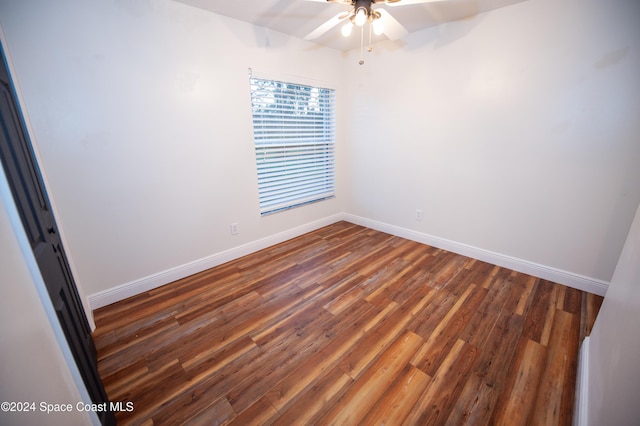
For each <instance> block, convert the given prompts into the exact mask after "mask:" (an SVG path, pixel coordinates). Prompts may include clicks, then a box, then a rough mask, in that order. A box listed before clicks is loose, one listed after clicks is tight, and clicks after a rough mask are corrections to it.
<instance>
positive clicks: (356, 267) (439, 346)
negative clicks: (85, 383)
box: [94, 222, 602, 425]
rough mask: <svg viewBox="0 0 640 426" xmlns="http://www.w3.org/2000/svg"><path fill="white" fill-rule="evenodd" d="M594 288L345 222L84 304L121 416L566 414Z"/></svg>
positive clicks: (360, 418) (555, 419)
mask: <svg viewBox="0 0 640 426" xmlns="http://www.w3.org/2000/svg"><path fill="white" fill-rule="evenodd" d="M601 302H602V298H601V297H598V296H594V295H590V294H587V293H583V292H581V291H579V290H575V289H572V288H569V287H565V286H563V285H559V284H555V283H552V282H548V281H545V280H541V279H538V278H534V277H531V276H528V275H525V274H521V273H517V272H514V271H511V270H508V269H504V268H500V267H497V266H493V265H490V264H487V263H483V262H480V261H476V260H473V259H469V258H466V257H463V256H460V255H456V254H453V253H450V252H446V251H443V250H439V249H436V248H433V247H429V246H425V245H422V244H418V243H416V242H412V241H408V240H404V239H402V238H398V237H394V236H391V235H388V234H384V233H381V232H378V231H374V230H371V229H368V228H363V227H361V226H357V225H353V224H350V223H347V222H339V223H336V224H334V225H331V226H328V227H325V228H322V229H319V230H317V231H314V232H311V233H309V234H306V235H303V236H301V237H298V238H295V239H292V240H290V241H287V242H284V243H282V244H279V245H277V246H274V247H271V248H269V249H266V250H263V251H260V252H258V253H255V254H252V255H249V256H246V257H243V258H241V259H238V260H236V261H232V262H229V263H227V264H224V265H221V266H219V267H216V268H213V269H210V270H208V271H205V272H202V273H200V274H197V275H194V276H191V277H188V278H185V279H183V280H180V281H177V282H175V283H172V284H169V285H166V286H163V287H160V288H157V289H154V290H151V291H149V292H146V293H144V294H141V295H138V296H135V297H132V298H130V299H127V300H124V301H121V302H118V303H116V304H113V305H110V306H107V307H105V308H102V309H99V310H97V311H96V312H95V319H96V324H97V329H96V331H95V335H94V338H95V342H96V346H97V348H98V358H99V370H100V374H101V376H102V378H103V381H104V384H105V387H106V390H107V393H108V394H109V397H110V399H111V401H123V402H127V401H131V402H133V404H134V410H133V411H132V412H120V413H118V414H117V418H118V422H119V424H146V425H151V424H156V425H158V424H193V425H196V424H207V425H211V424H234V425H235V424H237V425H248V424H278V425H306V424H345V425H355V424H386V425H393V424H407V425H462V424H472V425H484V424H495V425H500V424H508V425H535V424H538V425H559V424H561V425H570V424H571V421H572V414H573V405H574V394H575V381H576V367H577V359H578V347H579V342H580V339H581V338H582V337H583V336H584V335H585V334H587V333H588V332H589V330H590V327H591V325H592V324H593V321H594V320H595V316H596V315H597V311H598V309H599V307H600V304H601Z"/></svg>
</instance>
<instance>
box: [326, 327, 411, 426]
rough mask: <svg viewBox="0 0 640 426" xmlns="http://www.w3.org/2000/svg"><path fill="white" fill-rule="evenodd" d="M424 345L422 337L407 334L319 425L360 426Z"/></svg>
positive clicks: (374, 365) (372, 367)
mask: <svg viewBox="0 0 640 426" xmlns="http://www.w3.org/2000/svg"><path fill="white" fill-rule="evenodd" d="M423 343H424V340H423V339H422V337H420V336H418V335H417V334H415V333H413V332H411V331H406V332H404V333H403V334H402V335H400V337H399V338H397V339H396V340H395V342H394V343H393V344H392V345H391V346H389V348H388V349H387V350H385V351H384V353H383V354H382V355H381V356H380V357H379V358H378V360H377V361H376V362H375V363H374V364H373V365H371V366H370V367H369V368H368V369H367V371H366V373H365V374H363V375H362V376H361V377H360V378H358V380H356V381H355V383H353V385H352V386H351V387H350V388H349V390H348V391H347V392H346V393H345V394H344V395H343V396H342V397H341V398H340V400H339V401H337V402H336V403H335V404H334V405H333V407H332V408H331V409H330V410H329V411H328V412H327V413H326V414H324V415H323V416H322V417H321V418H320V421H319V423H322V424H325V423H328V424H358V423H359V422H360V421H361V420H362V419H363V418H364V417H365V416H366V415H367V413H368V412H369V411H370V410H371V408H372V407H373V405H374V404H375V403H376V401H377V400H378V399H380V397H382V395H383V394H384V393H385V391H386V390H387V388H388V387H389V385H390V384H391V383H393V381H394V380H395V378H396V376H397V375H398V374H399V373H400V372H401V371H402V369H403V368H404V367H405V366H406V365H407V363H408V362H409V360H410V359H411V358H412V357H413V355H414V354H415V351H416V350H418V348H419V347H420V346H421V345H422V344H423Z"/></svg>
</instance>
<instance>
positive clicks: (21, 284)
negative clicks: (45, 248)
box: [0, 165, 97, 425]
mask: <svg viewBox="0 0 640 426" xmlns="http://www.w3.org/2000/svg"><path fill="white" fill-rule="evenodd" d="M10 197H11V195H10V191H9V187H8V185H7V182H6V180H5V176H4V170H3V169H2V166H1V165H0V235H1V236H2V238H0V324H1V326H0V341H1V342H2V344H0V361H1V362H0V401H1V402H12V401H14V402H30V403H34V404H35V407H31V406H29V408H35V411H29V412H5V410H4V409H3V410H1V411H0V424H2V425H25V424H34V425H35V424H47V425H88V424H91V422H92V421H93V420H95V421H97V418H91V417H90V416H89V415H88V414H87V413H86V412H82V411H77V410H76V409H75V408H76V404H77V403H78V402H81V401H83V399H82V397H81V396H80V393H79V391H78V389H77V387H76V382H74V379H73V376H72V373H71V371H70V370H69V366H68V364H67V363H66V361H65V358H64V355H63V353H62V352H61V348H60V346H59V344H58V340H56V336H55V334H54V331H53V329H52V326H51V324H50V323H49V317H48V316H47V313H46V311H45V308H44V305H43V303H42V301H41V299H40V297H39V295H38V292H37V290H36V285H37V284H36V282H35V281H34V278H33V277H32V275H31V274H30V269H29V264H28V263H27V260H26V258H25V256H23V252H22V251H21V246H20V243H19V242H18V238H19V235H21V236H22V239H23V240H24V244H25V245H27V246H28V243H27V241H26V236H25V235H24V230H23V229H22V228H21V225H19V223H20V222H19V218H18V216H17V215H18V213H17V210H16V209H15V205H13V199H12V198H10ZM10 215H13V217H14V221H13V223H12V222H11V220H10ZM16 222H17V223H18V225H19V226H20V228H17V227H15V223H16ZM31 258H32V266H33V267H35V268H37V266H35V259H33V256H31ZM42 290H43V291H44V292H45V294H46V289H44V286H42ZM45 302H48V303H49V304H51V302H50V301H48V300H45ZM50 310H51V312H53V308H52V307H51V309H50ZM41 402H45V403H49V404H72V405H73V411H72V412H70V413H65V414H60V413H58V414H47V413H46V412H43V411H41V405H40V403H41Z"/></svg>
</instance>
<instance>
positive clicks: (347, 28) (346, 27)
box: [340, 21, 353, 37]
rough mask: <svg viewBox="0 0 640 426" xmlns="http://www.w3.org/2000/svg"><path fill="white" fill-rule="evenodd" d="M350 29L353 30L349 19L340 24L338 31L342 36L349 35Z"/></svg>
mask: <svg viewBox="0 0 640 426" xmlns="http://www.w3.org/2000/svg"><path fill="white" fill-rule="evenodd" d="M352 30H353V24H352V23H351V21H349V22H347V23H346V24H344V25H343V26H342V28H341V29H340V32H341V33H342V35H343V36H345V37H349V36H350V35H351V31H352Z"/></svg>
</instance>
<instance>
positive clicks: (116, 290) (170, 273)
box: [88, 213, 343, 310]
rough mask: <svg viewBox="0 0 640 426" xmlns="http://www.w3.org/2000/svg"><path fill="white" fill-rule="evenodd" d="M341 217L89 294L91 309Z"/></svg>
mask: <svg viewBox="0 0 640 426" xmlns="http://www.w3.org/2000/svg"><path fill="white" fill-rule="evenodd" d="M340 220H343V215H342V214H340V213H339V214H335V215H332V216H328V217H325V218H323V219H319V220H316V221H314V222H310V223H306V224H304V225H301V226H298V227H295V228H292V229H288V230H286V231H283V232H280V233H278V234H275V235H270V236H268V237H265V238H262V239H259V240H256V241H252V242H250V243H247V244H243V245H241V246H238V247H234V248H231V249H229V250H225V251H222V252H219V253H215V254H213V255H211V256H207V257H205V258H202V259H198V260H195V261H193V262H189V263H186V264H184V265H180V266H176V267H175V268H171V269H168V270H166V271H162V272H158V273H157V274H153V275H149V276H147V277H144V278H140V279H138V280H134V281H131V282H128V283H125V284H122V285H119V286H117V287H113V288H110V289H108V290H105V291H101V292H99V293H96V294H92V295H90V296H89V297H88V300H89V305H90V306H91V310H95V309H98V308H101V307H103V306H107V305H110V304H112V303H115V302H119V301H120V300H124V299H126V298H128V297H131V296H135V295H136V294H140V293H144V292H145V291H149V290H152V289H154V288H157V287H160V286H163V285H165V284H169V283H171V282H173V281H177V280H179V279H182V278H185V277H188V276H190V275H193V274H197V273H198V272H202V271H205V270H207V269H209V268H213V267H215V266H218V265H222V264H223V263H226V262H229V261H232V260H234V259H238V258H240V257H242V256H246V255H248V254H251V253H255V252H256V251H258V250H262V249H265V248H267V247H270V246H273V245H275V244H279V243H281V242H283V241H287V240H290V239H291V238H295V237H298V236H300V235H303V234H306V233H307V232H311V231H314V230H316V229H319V228H322V227H323V226H327V225H331V224H333V223H335V222H338V221H340Z"/></svg>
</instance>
